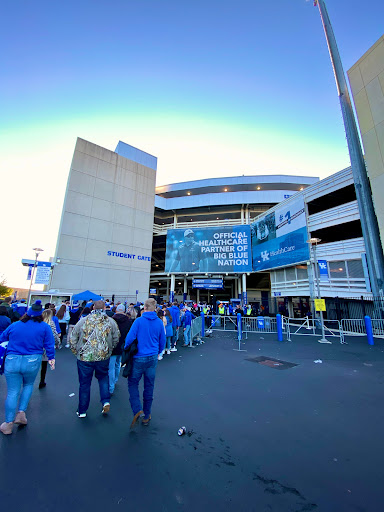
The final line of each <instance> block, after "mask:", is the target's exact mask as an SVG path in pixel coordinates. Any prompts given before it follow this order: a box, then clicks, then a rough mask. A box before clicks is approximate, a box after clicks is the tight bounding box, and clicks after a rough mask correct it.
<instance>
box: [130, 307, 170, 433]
mask: <svg viewBox="0 0 384 512" xmlns="http://www.w3.org/2000/svg"><path fill="white" fill-rule="evenodd" d="M155 309H156V301H155V299H147V300H146V301H145V303H144V311H143V313H142V315H141V317H140V318H137V319H136V320H135V321H134V323H133V325H132V327H131V330H130V331H129V333H128V335H127V338H126V340H125V348H128V347H129V345H130V344H131V343H132V342H133V341H134V340H135V339H136V340H137V348H138V351H137V354H136V355H134V356H133V363H132V370H131V374H130V375H129V376H128V390H129V401H130V404H131V408H132V412H133V420H132V423H131V428H133V427H134V425H135V423H136V421H137V420H138V418H139V417H140V416H141V415H142V414H144V419H143V420H142V424H143V425H148V424H149V422H150V420H151V407H152V402H153V390H154V386H155V376H156V366H157V360H158V359H157V358H158V356H159V354H161V352H162V351H163V350H164V346H165V331H164V324H163V322H162V321H161V320H160V318H159V317H158V316H157V314H156V313H155ZM143 376H144V391H143V406H142V405H141V401H140V395H139V382H140V380H141V378H142V377H143Z"/></svg>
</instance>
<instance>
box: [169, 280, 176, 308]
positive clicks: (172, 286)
mask: <svg viewBox="0 0 384 512" xmlns="http://www.w3.org/2000/svg"><path fill="white" fill-rule="evenodd" d="M175 280H176V276H175V274H171V290H170V294H169V300H170V301H171V302H173V301H174V300H175Z"/></svg>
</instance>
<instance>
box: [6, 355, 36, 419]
mask: <svg viewBox="0 0 384 512" xmlns="http://www.w3.org/2000/svg"><path fill="white" fill-rule="evenodd" d="M41 358H42V354H31V355H26V356H23V355H18V354H9V355H7V357H6V359H5V368H4V374H5V378H6V380H7V388H8V393H7V398H6V400H5V421H6V422H10V421H13V420H14V419H15V415H16V409H17V402H18V401H19V395H20V389H21V388H22V391H21V395H20V403H19V411H24V412H25V411H26V410H27V407H28V404H29V400H30V398H31V395H32V391H33V383H34V382H35V379H36V375H37V373H38V371H39V368H40V364H41Z"/></svg>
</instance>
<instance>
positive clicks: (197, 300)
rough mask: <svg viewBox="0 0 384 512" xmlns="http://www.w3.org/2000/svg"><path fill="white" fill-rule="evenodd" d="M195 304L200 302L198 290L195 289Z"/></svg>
mask: <svg viewBox="0 0 384 512" xmlns="http://www.w3.org/2000/svg"><path fill="white" fill-rule="evenodd" d="M196 302H197V303H199V302H200V289H199V288H197V290H196Z"/></svg>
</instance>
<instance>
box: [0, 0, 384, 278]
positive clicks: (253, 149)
mask: <svg viewBox="0 0 384 512" xmlns="http://www.w3.org/2000/svg"><path fill="white" fill-rule="evenodd" d="M327 8H328V13H329V16H330V19H331V22H332V25H333V29H334V32H335V35H336V39H337V42H338V47H339V51H340V54H341V58H342V61H343V65H344V69H345V71H347V70H348V69H349V68H350V67H352V65H353V64H354V63H355V62H356V61H357V60H358V59H359V58H360V57H361V56H362V55H363V54H364V53H365V52H366V51H367V50H368V49H369V48H370V47H371V46H372V45H373V44H374V43H375V42H376V41H377V40H378V39H379V37H381V36H382V35H383V23H382V20H383V14H384V7H383V4H382V0H366V1H365V2H361V0H328V2H327ZM2 18H3V24H2V31H1V34H0V41H1V48H2V51H1V66H0V169H1V176H2V185H3V186H2V187H1V190H2V194H1V203H2V213H3V226H4V229H3V236H2V241H3V243H2V250H1V251H0V276H2V277H4V278H5V279H6V281H7V284H8V285H9V286H11V287H12V286H14V287H28V286H29V284H28V282H27V281H26V273H27V272H26V269H25V268H24V267H22V265H21V259H22V258H31V259H32V258H33V257H34V252H33V251H32V248H33V247H41V248H44V253H43V254H42V255H41V257H40V259H42V260H48V258H49V257H50V256H53V255H54V252H55V246H56V240H57V233H58V229H59V222H60V217H61V211H62V206H63V200H64V194H65V187H66V184H67V179H68V174H69V169H70V164H71V159H72V156H73V151H74V146H75V143H76V138H77V137H81V138H83V139H86V140H89V141H91V142H93V143H95V144H98V145H100V146H103V147H105V148H108V149H110V150H114V149H115V148H116V145H117V142H118V141H119V140H122V141H124V142H126V143H128V144H130V145H132V146H135V147H137V148H139V149H141V150H143V151H146V152H148V153H150V154H152V155H155V156H157V157H158V172H157V185H163V184H167V183H175V182H182V181H187V180H190V179H199V178H208V177H218V176H237V175H243V174H245V175H254V174H295V175H304V176H318V177H320V178H324V177H326V176H328V175H330V174H332V173H334V172H337V171H339V170H341V169H343V168H345V167H347V166H348V165H349V155H348V151H347V144H346V140H345V133H344V127H343V123H342V117H341V112H340V107H339V100H338V96H337V91H336V86H335V81H334V77H333V72H332V68H331V64H330V60H329V55H328V50H327V46H326V42H325V38H324V33H323V29H322V25H321V21H320V16H319V12H318V9H317V8H315V7H314V6H313V2H312V1H306V0H285V1H283V0H275V1H271V0H268V1H267V0H265V1H260V0H237V1H236V2H233V1H232V2H229V1H226V2H225V1H224V2H223V0H220V1H218V0H211V1H207V0H204V1H203V0H195V1H194V2H193V3H192V2H191V3H189V4H188V3H187V2H179V1H177V2H176V1H174V0H164V1H163V2H159V1H158V0H141V1H140V2H137V1H136V2H132V1H129V0H109V2H105V1H100V0H76V1H74V0H67V2H60V3H59V2H52V1H45V0H36V1H34V2H30V1H27V0H15V1H14V2H12V3H11V2H8V3H7V5H6V6H4V7H3V9H2ZM36 288H38V287H36Z"/></svg>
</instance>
